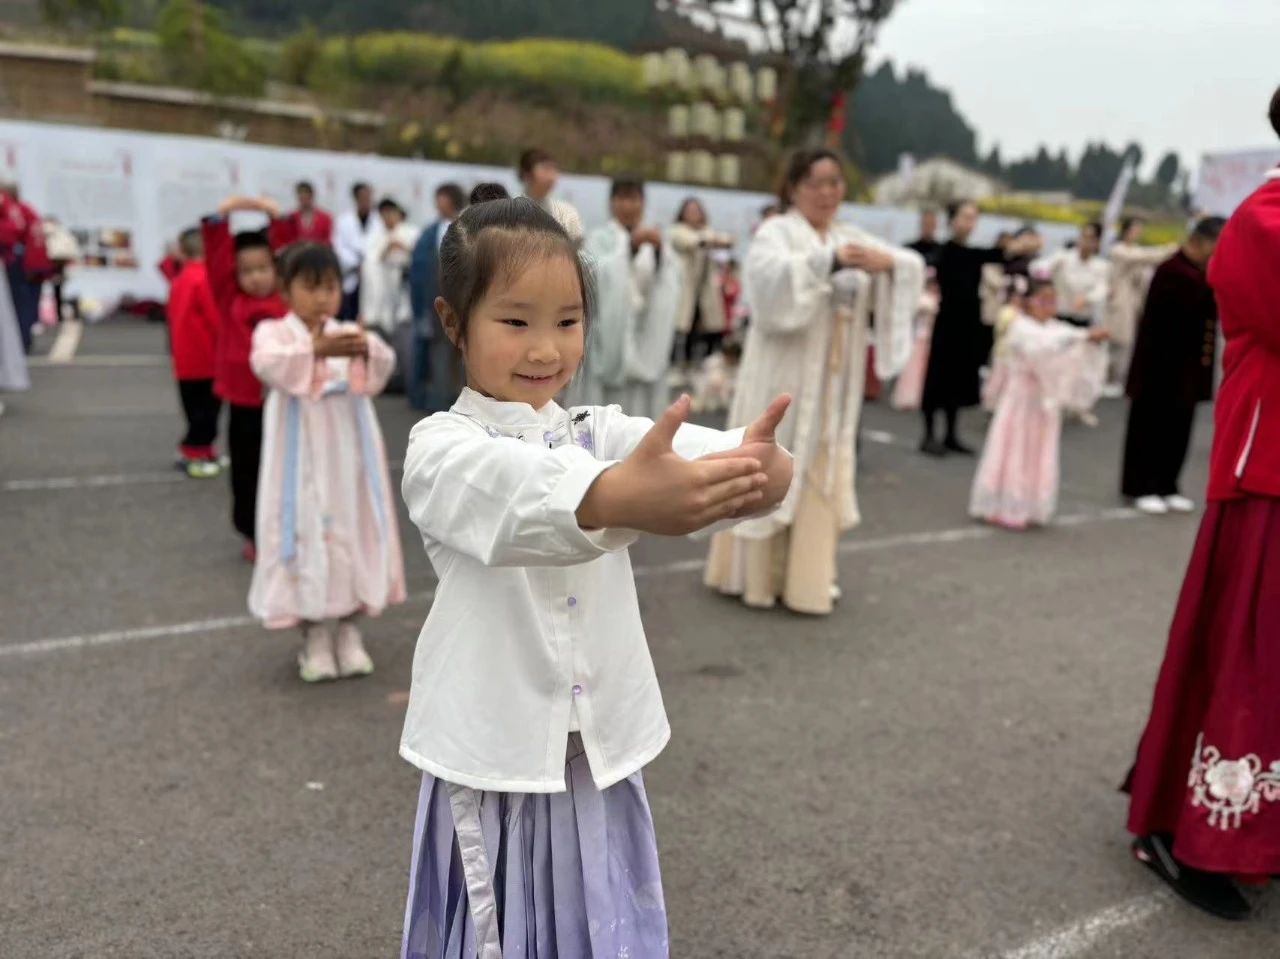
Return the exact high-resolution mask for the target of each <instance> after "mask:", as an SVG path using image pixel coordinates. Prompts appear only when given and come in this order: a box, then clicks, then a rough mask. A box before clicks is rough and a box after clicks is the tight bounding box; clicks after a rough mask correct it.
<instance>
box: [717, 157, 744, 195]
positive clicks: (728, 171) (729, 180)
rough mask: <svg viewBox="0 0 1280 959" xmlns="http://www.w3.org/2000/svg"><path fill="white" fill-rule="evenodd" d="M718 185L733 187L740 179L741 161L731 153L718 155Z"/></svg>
mask: <svg viewBox="0 0 1280 959" xmlns="http://www.w3.org/2000/svg"><path fill="white" fill-rule="evenodd" d="M718 166H719V168H720V169H719V173H720V185H721V186H729V187H735V186H737V185H738V183H739V182H740V181H741V179H742V161H741V160H740V159H739V158H738V157H736V156H734V155H733V154H732V153H726V154H725V155H724V156H722V157H720V162H719V164H718Z"/></svg>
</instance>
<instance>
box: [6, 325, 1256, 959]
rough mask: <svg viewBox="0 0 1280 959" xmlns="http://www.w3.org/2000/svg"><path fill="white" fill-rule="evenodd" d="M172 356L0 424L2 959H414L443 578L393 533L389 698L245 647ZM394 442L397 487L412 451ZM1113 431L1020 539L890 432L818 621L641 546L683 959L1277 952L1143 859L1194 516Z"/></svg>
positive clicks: (225, 532) (384, 639)
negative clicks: (183, 471) (1131, 475)
mask: <svg viewBox="0 0 1280 959" xmlns="http://www.w3.org/2000/svg"><path fill="white" fill-rule="evenodd" d="M50 340H51V337H48V336H46V337H44V338H42V343H41V345H40V347H39V352H40V353H47V352H48V350H49V347H50ZM164 351H165V342H164V332H163V329H162V328H160V327H156V326H150V325H146V324H143V323H115V324H107V325H102V326H95V327H90V328H88V329H86V330H85V332H84V336H83V339H82V341H81V342H80V343H79V345H78V349H77V350H76V352H75V355H74V358H73V359H72V361H71V362H69V363H51V362H49V361H48V360H47V359H39V358H38V359H37V360H36V363H35V365H34V366H33V369H32V381H33V388H32V390H31V392H29V393H27V394H23V395H19V396H8V397H5V398H4V399H5V403H6V406H7V411H6V412H5V413H4V415H3V416H0V542H2V543H3V547H4V548H3V550H2V551H0V959H54V957H56V959H63V957H67V959H69V957H84V959H90V957H92V959H107V957H123V959H143V957H147V959H150V957H157V959H187V957H193V959H194V957H234V959H241V957H244V959H258V957H269V959H286V957H287V959H292V957H307V959H313V957H344V959H365V957H392V956H395V955H397V954H398V953H397V951H398V948H399V938H400V929H401V922H402V917H403V910H404V897H405V891H406V873H407V868H408V857H409V852H410V850H409V846H410V840H411V838H412V836H411V833H412V818H413V813H414V806H415V803H416V799H417V786H418V776H417V774H416V772H415V770H414V769H412V768H411V767H410V766H408V765H407V764H406V763H404V762H403V761H402V760H400V759H399V758H398V756H397V754H396V746H397V743H398V739H399V733H400V725H401V722H402V719H403V713H404V703H405V696H406V692H407V686H408V681H409V666H410V660H411V657H412V653H413V645H414V642H415V640H416V638H417V634H418V630H419V628H420V626H421V623H422V620H423V617H424V615H425V611H426V608H427V604H428V602H429V595H430V591H431V589H432V586H433V577H432V574H431V571H430V567H429V565H428V564H427V562H426V559H425V556H424V554H423V551H422V548H421V546H420V545H419V543H420V541H419V539H418V537H417V535H416V532H415V531H414V530H413V529H412V527H411V526H410V525H409V523H408V519H407V516H406V515H405V513H404V510H403V507H402V508H401V511H400V513H401V517H400V518H401V530H402V534H403V536H404V542H405V553H406V565H407V572H408V577H409V584H410V591H411V593H412V597H411V600H410V602H409V603H407V604H406V605H405V606H403V607H399V608H397V609H395V610H393V611H391V612H389V613H388V614H387V615H385V616H383V617H382V618H380V619H378V620H375V621H371V622H369V623H368V625H367V629H366V635H367V637H368V642H369V647H370V651H371V653H372V655H373V656H374V658H375V660H376V662H377V667H378V668H377V671H376V673H375V674H374V675H373V676H371V677H369V678H368V679H364V680H359V681H351V682H343V683H336V684H329V685H324V686H320V687H306V686H304V685H303V684H302V683H300V682H299V681H298V679H297V676H296V666H295V661H294V655H295V651H296V650H295V643H296V638H295V637H294V636H293V635H291V634H287V633H286V634H282V633H267V632H265V631H264V630H262V629H260V628H259V627H257V626H256V625H254V624H253V623H252V622H251V621H250V619H249V617H248V614H247V610H246V608H245V594H246V591H247V587H248V582H249V574H250V570H249V568H248V566H246V565H245V564H244V563H243V562H242V560H241V559H240V557H239V546H238V543H237V540H236V536H235V534H234V533H233V531H232V530H231V528H230V522H229V518H228V494H227V489H226V483H225V481H224V480H212V481H198V480H189V479H186V478H185V477H183V476H181V475H180V474H178V473H177V472H175V471H174V470H173V469H172V468H171V459H172V455H173V451H174V445H175V443H176V441H177V439H178V436H179V435H180V432H181V426H180V415H179V408H178V398H177V393H176V390H175V388H174V385H173V383H172V380H171V379H170V373H169V369H168V366H167V364H166V361H165V355H164ZM378 410H379V415H380V418H381V423H382V428H383V431H384V433H385V434H386V437H387V445H388V450H389V455H390V458H391V459H392V461H393V464H394V465H398V462H399V460H400V458H401V457H402V454H403V450H404V445H405V441H406V438H407V435H408V432H409V429H410V427H411V426H412V424H413V422H414V419H415V418H414V416H413V415H412V413H411V412H410V411H409V409H408V408H407V405H406V404H405V402H404V400H403V397H398V396H388V397H384V398H381V399H380V400H379V401H378ZM1123 414H1124V407H1123V404H1122V403H1121V402H1119V401H1108V402H1104V403H1103V404H1102V405H1101V408H1100V416H1101V420H1102V422H1101V425H1100V426H1099V427H1098V428H1097V429H1094V430H1089V429H1085V428H1084V427H1082V426H1079V425H1078V424H1071V425H1069V426H1068V427H1067V428H1066V430H1065V432H1064V440H1063V493H1062V505H1061V510H1060V517H1061V521H1060V523H1059V524H1057V525H1056V526H1054V527H1052V528H1050V529H1046V530H1040V531H1035V532H1029V533H1023V534H1015V533H1008V532H1002V531H995V530H992V529H990V528H987V527H983V526H979V525H976V524H973V523H971V522H970V521H969V520H968V519H967V517H966V504H967V497H968V488H969V483H970V481H971V479H972V473H973V467H974V463H973V461H972V460H963V459H960V458H949V459H946V460H943V461H933V460H929V459H926V458H925V457H922V456H921V455H920V454H919V453H917V452H916V451H915V441H916V439H917V431H918V423H917V420H916V418H915V417H914V416H912V415H909V414H902V413H895V412H893V411H891V410H889V409H887V407H885V406H884V405H882V404H874V405H871V406H869V407H868V409H867V412H866V415H865V419H864V438H863V450H862V459H861V465H860V469H861V475H860V478H859V494H860V499H861V504H862V509H863V513H864V518H865V521H864V523H863V525H862V526H861V527H860V528H859V529H858V530H855V531H854V532H853V533H851V534H850V535H848V536H847V537H846V538H845V539H844V541H843V542H842V545H841V550H842V553H841V561H840V584H841V587H842V589H843V594H844V596H843V599H842V601H841V603H840V605H839V606H838V608H837V610H836V612H835V613H834V615H832V616H830V617H828V618H822V619H813V618H806V617H800V616H796V615H792V614H789V613H787V612H784V611H776V612H767V613H761V612H752V611H749V610H746V609H744V608H743V607H741V606H740V605H738V604H736V603H734V602H732V601H729V600H726V599H724V598H722V597H719V596H716V595H714V594H712V593H710V592H708V591H707V590H705V589H704V588H703V587H702V585H701V581H700V574H699V570H698V566H699V562H700V560H701V558H702V556H703V547H702V546H700V545H699V544H697V543H692V542H688V541H683V540H657V539H650V540H644V541H642V542H641V543H640V544H638V545H637V546H636V547H635V548H634V550H633V561H634V563H635V565H636V566H637V569H638V576H639V591H640V599H641V605H642V609H643V612H644V616H645V622H646V627H647V630H648V635H649V639H650V644H651V646H652V649H653V654H654V659H655V661H656V663H657V668H658V673H659V676H660V679H661V682H662V688H663V693H664V697H665V700H666V703H667V708H668V711H669V713H670V716H671V722H672V727H673V731H674V735H673V739H672V742H671V745H670V746H669V747H668V749H667V750H666V751H665V752H664V753H663V754H662V755H661V756H660V757H659V758H658V759H657V760H656V761H655V762H654V763H653V764H652V765H651V766H650V767H649V768H648V769H647V770H646V772H645V776H646V782H647V785H648V790H649V795H650V800H651V802H652V805H653V812H654V817H655V820H656V823H657V828H658V833H659V840H660V848H661V856H662V863H663V873H664V879H665V884H666V895H667V902H668V909H669V913H670V918H671V933H672V955H673V956H674V957H677V959H711V957H736V959H755V957H762V959H763V957H797V959H798V957H804V959H825V957H877V959H881V957H883V959H895V957H925V959H951V957H956V959H982V957H985V959H1050V957H1052V959H1069V957H1112V956H1114V957H1126V959H1129V957H1133V959H1141V957H1183V956H1185V957H1197V959H1201V957H1212V959H1218V957H1232V959H1252V957H1259V959H1262V957H1272V956H1275V955H1277V953H1280V906H1277V902H1280V893H1277V892H1275V891H1263V892H1261V893H1258V894H1257V901H1258V906H1259V910H1258V915H1257V916H1256V917H1255V918H1254V919H1253V920H1252V921H1250V922H1248V923H1245V924H1240V925H1228V924H1224V923H1221V922H1218V921H1215V920H1212V919H1209V918H1207V917H1203V916H1200V915H1198V914H1196V913H1194V912H1192V911H1191V910H1189V909H1187V908H1186V907H1184V906H1182V905H1181V904H1179V903H1177V902H1173V901H1171V900H1170V899H1168V898H1167V897H1165V896H1164V895H1163V894H1161V893H1160V892H1159V891H1158V890H1157V888H1156V885H1155V883H1154V881H1153V880H1152V879H1151V878H1150V877H1149V875H1148V874H1147V873H1146V872H1145V871H1144V870H1143V869H1142V868H1141V867H1139V866H1138V865H1137V864H1135V863H1134V862H1133V861H1132V860H1131V859H1130V857H1129V854H1128V837H1127V835H1126V833H1125V830H1124V817H1125V808H1126V807H1125V801H1124V797H1122V796H1121V795H1119V794H1118V793H1117V791H1116V787H1117V784H1118V783H1119V781H1120V779H1121V778H1122V776H1123V774H1124V772H1125V769H1126V768H1127V766H1128V763H1129V760H1130V758H1131V755H1132V750H1133V747H1134V743H1135V741H1136V739H1137V736H1138V734H1139V733H1140V731H1141V726H1142V723H1143V721H1144V719H1145V716H1146V710H1147V707H1148V704H1149V700H1150V695H1151V686H1152V682H1153V680H1154V675H1155V671H1156V669H1157V667H1158V665H1159V660H1160V656H1161V653H1162V651H1163V646H1164V639H1165V630H1166V628H1167V625H1168V622H1169V619H1170V617H1171V615H1172V612H1173V605H1174V600H1175V598H1176V594H1177V589H1178V586H1179V584H1180V582H1181V578H1182V574H1183V570H1184V567H1185V563H1186V560H1187V557H1188V555H1189V552H1190V548H1191V543H1192V540H1193V537H1194V535H1195V529H1196V522H1197V519H1198V517H1196V516H1192V517H1166V518H1161V519H1149V518H1139V517H1137V516H1135V515H1134V514H1133V513H1132V512H1131V511H1129V510H1126V509H1124V508H1123V504H1122V503H1121V502H1120V501H1119V499H1118V496H1117V492H1116V490H1117V482H1118V480H1117V477H1118V469H1119V453H1120V445H1121V433H1122V429H1123ZM1204 414H1205V415H1203V416H1202V417H1201V420H1200V422H1199V424H1198V426H1197V432H1196V438H1195V448H1194V451H1193V454H1192V459H1191V463H1190V464H1189V467H1188V470H1187V474H1186V489H1187V491H1189V492H1192V493H1198V492H1199V491H1201V490H1202V489H1203V483H1204V479H1205V467H1206V462H1207V454H1208V444H1209V440H1210V428H1211V422H1210V418H1209V416H1208V410H1205V411H1204ZM965 423H966V425H967V427H968V432H969V434H970V435H971V436H973V437H975V438H976V437H978V436H979V435H980V431H981V429H982V425H983V417H982V416H981V415H980V414H978V413H976V412H972V413H970V414H969V415H968V418H967V420H966V421H965ZM396 477H398V472H397V473H395V474H393V479H394V478H396ZM564 959H576V957H564Z"/></svg>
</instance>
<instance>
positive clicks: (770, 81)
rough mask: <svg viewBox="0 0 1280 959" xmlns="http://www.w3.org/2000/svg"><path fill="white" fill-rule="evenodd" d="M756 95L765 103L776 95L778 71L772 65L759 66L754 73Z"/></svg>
mask: <svg viewBox="0 0 1280 959" xmlns="http://www.w3.org/2000/svg"><path fill="white" fill-rule="evenodd" d="M756 96H758V97H759V98H760V99H761V101H763V102H765V103H768V102H769V101H770V100H773V99H775V98H776V97H777V96H778V71H776V70H775V69H773V67H761V68H760V70H759V72H757V73H756Z"/></svg>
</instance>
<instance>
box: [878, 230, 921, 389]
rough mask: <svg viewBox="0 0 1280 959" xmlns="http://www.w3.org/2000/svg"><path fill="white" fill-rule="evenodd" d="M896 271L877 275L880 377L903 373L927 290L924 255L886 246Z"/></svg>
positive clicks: (887, 377) (888, 377) (890, 376)
mask: <svg viewBox="0 0 1280 959" xmlns="http://www.w3.org/2000/svg"><path fill="white" fill-rule="evenodd" d="M884 249H885V250H886V251H887V252H888V253H889V255H890V256H892V257H893V270H892V271H891V272H889V273H880V274H877V275H876V277H875V278H874V281H873V282H874V286H873V289H872V292H873V295H874V296H875V316H876V326H875V343H876V376H878V377H880V378H881V379H885V380H887V379H890V378H892V377H894V376H897V375H898V374H899V373H901V372H902V370H903V367H905V366H906V365H907V360H908V359H909V358H910V356H911V340H912V332H913V329H914V323H915V313H916V308H917V307H918V306H919V304H920V296H921V294H922V293H924V257H922V256H921V255H920V254H919V253H917V252H916V251H915V250H908V249H906V248H905V247H893V246H887V247H885V248H884Z"/></svg>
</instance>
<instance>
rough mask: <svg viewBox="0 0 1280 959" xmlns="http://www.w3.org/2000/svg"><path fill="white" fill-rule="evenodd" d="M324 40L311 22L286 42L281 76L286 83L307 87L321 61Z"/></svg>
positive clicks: (306, 22) (282, 57) (282, 54)
mask: <svg viewBox="0 0 1280 959" xmlns="http://www.w3.org/2000/svg"><path fill="white" fill-rule="evenodd" d="M323 49H324V39H323V38H322V37H321V36H320V31H319V30H317V29H316V25H315V24H314V23H312V22H311V21H310V20H304V21H303V22H302V27H301V29H299V30H298V32H297V33H294V34H292V35H291V36H290V37H289V38H288V39H287V40H285V42H284V46H283V47H282V48H281V50H280V75H281V77H282V78H283V79H284V81H285V82H286V83H294V84H297V85H298V86H306V85H307V83H308V81H309V80H310V79H311V72H312V70H313V69H314V68H315V66H316V64H317V63H318V62H319V60H320V54H321V52H322V51H323Z"/></svg>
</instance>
